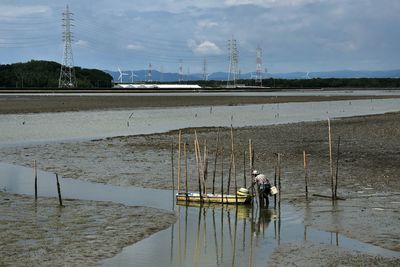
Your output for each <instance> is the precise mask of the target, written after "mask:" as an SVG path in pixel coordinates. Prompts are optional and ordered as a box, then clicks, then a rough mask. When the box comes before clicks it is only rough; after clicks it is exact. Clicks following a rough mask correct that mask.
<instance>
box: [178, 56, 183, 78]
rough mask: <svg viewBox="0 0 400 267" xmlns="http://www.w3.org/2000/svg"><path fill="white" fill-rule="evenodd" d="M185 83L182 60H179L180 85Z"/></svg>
mask: <svg viewBox="0 0 400 267" xmlns="http://www.w3.org/2000/svg"><path fill="white" fill-rule="evenodd" d="M182 81H183V65H182V59H181V60H179V83H180V82H182Z"/></svg>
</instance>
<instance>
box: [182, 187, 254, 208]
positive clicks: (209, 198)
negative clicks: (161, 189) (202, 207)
mask: <svg viewBox="0 0 400 267" xmlns="http://www.w3.org/2000/svg"><path fill="white" fill-rule="evenodd" d="M246 190H247V189H246ZM244 191H245V190H243V189H242V188H241V189H240V190H239V191H238V192H237V193H236V194H235V195H232V194H229V195H228V194H202V195H200V194H199V193H197V192H188V193H185V192H180V193H177V194H176V201H179V202H180V201H184V202H203V203H220V204H247V203H250V202H251V200H252V196H251V195H250V194H249V193H248V192H244Z"/></svg>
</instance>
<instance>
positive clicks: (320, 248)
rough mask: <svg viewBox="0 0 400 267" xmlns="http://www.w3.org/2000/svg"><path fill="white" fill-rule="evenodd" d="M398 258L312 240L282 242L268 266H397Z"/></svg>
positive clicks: (399, 261)
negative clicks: (369, 253) (374, 254)
mask: <svg viewBox="0 0 400 267" xmlns="http://www.w3.org/2000/svg"><path fill="white" fill-rule="evenodd" d="M399 264H400V259H397V258H396V259H393V258H386V257H382V256H372V255H368V254H364V253H359V252H356V251H352V250H344V249H342V248H339V247H336V246H334V245H326V244H320V243H313V242H304V243H284V244H281V245H280V246H279V248H278V249H276V250H275V251H274V253H273V254H272V256H271V258H270V260H269V262H268V266H274V267H278V266H393V267H394V266H399Z"/></svg>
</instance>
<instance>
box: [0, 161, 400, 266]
mask: <svg viewBox="0 0 400 267" xmlns="http://www.w3.org/2000/svg"><path fill="white" fill-rule="evenodd" d="M38 177H39V178H38V188H39V190H38V193H39V195H40V196H47V197H56V194H57V191H56V181H55V175H54V174H52V173H48V172H42V171H39V173H38ZM33 188H34V179H33V172H32V169H30V168H25V167H19V166H14V165H9V164H3V163H0V189H1V190H6V191H7V192H11V193H18V194H28V195H33V194H34V191H33ZM61 190H62V194H63V197H64V198H76V199H84V200H100V201H113V202H117V203H123V204H126V205H140V206H148V207H155V208H162V209H169V210H171V209H173V210H175V212H176V213H177V215H178V220H177V222H176V223H175V224H174V225H172V226H171V227H170V228H168V229H166V230H163V231H161V232H158V233H156V234H154V235H152V236H151V237H149V238H146V239H144V240H142V241H140V242H138V243H135V244H133V245H131V246H128V247H126V248H124V249H123V251H122V252H121V253H120V254H118V255H117V256H115V257H113V258H110V259H108V260H106V261H104V262H103V265H105V266H131V265H133V264H134V266H159V265H160V263H161V265H162V266H265V265H266V263H267V262H268V259H269V257H270V255H271V253H272V252H273V251H274V249H275V248H276V247H277V246H278V245H279V244H280V243H281V242H288V241H297V242H298V241H305V240H307V241H315V242H320V243H325V244H332V245H336V246H339V247H344V248H348V249H353V250H357V251H360V252H366V253H370V254H375V255H383V256H393V257H399V256H400V253H399V252H394V251H390V250H387V249H383V248H380V247H377V246H373V245H369V244H366V243H363V242H360V241H357V240H353V239H350V238H346V237H344V236H342V235H340V234H337V233H330V232H324V231H319V230H315V229H312V228H310V227H306V226H304V225H303V223H302V221H303V219H302V218H303V216H304V210H302V209H296V208H295V207H293V206H290V205H287V204H282V205H281V208H280V211H281V213H279V209H278V210H274V209H268V210H258V209H257V208H256V207H254V208H252V207H251V206H239V207H238V208H236V207H235V206H232V205H230V206H227V205H225V206H221V205H214V206H210V205H208V206H202V207H199V206H198V207H195V206H193V207H186V206H175V205H174V204H175V203H174V202H173V199H174V198H173V193H172V192H171V191H168V190H155V189H144V188H136V187H118V186H110V185H103V184H94V183H89V182H83V181H79V180H73V179H67V178H62V179H61ZM21 242H27V241H26V240H25V241H21ZM28 243H29V242H28Z"/></svg>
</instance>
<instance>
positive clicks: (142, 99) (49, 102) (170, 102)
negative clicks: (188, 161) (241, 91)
mask: <svg viewBox="0 0 400 267" xmlns="http://www.w3.org/2000/svg"><path fill="white" fill-rule="evenodd" d="M398 97H400V96H398V95H393V96H229V95H225V96H221V95H201V94H199V95H192V96H190V95H168V94H165V95H161V96H146V95H134V96H130V95H123V96H116V95H109V96H87V95H85V96H59V95H50V96H24V95H19V96H12V95H0V103H1V105H0V114H11V113H14V114H15V113H38V112H63V111H83V110H107V109H127V108H129V109H135V108H149V107H182V106H217V105H230V106H232V105H244V104H267V103H287V102H310V101H336V100H354V99H371V98H373V99H386V98H398Z"/></svg>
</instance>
